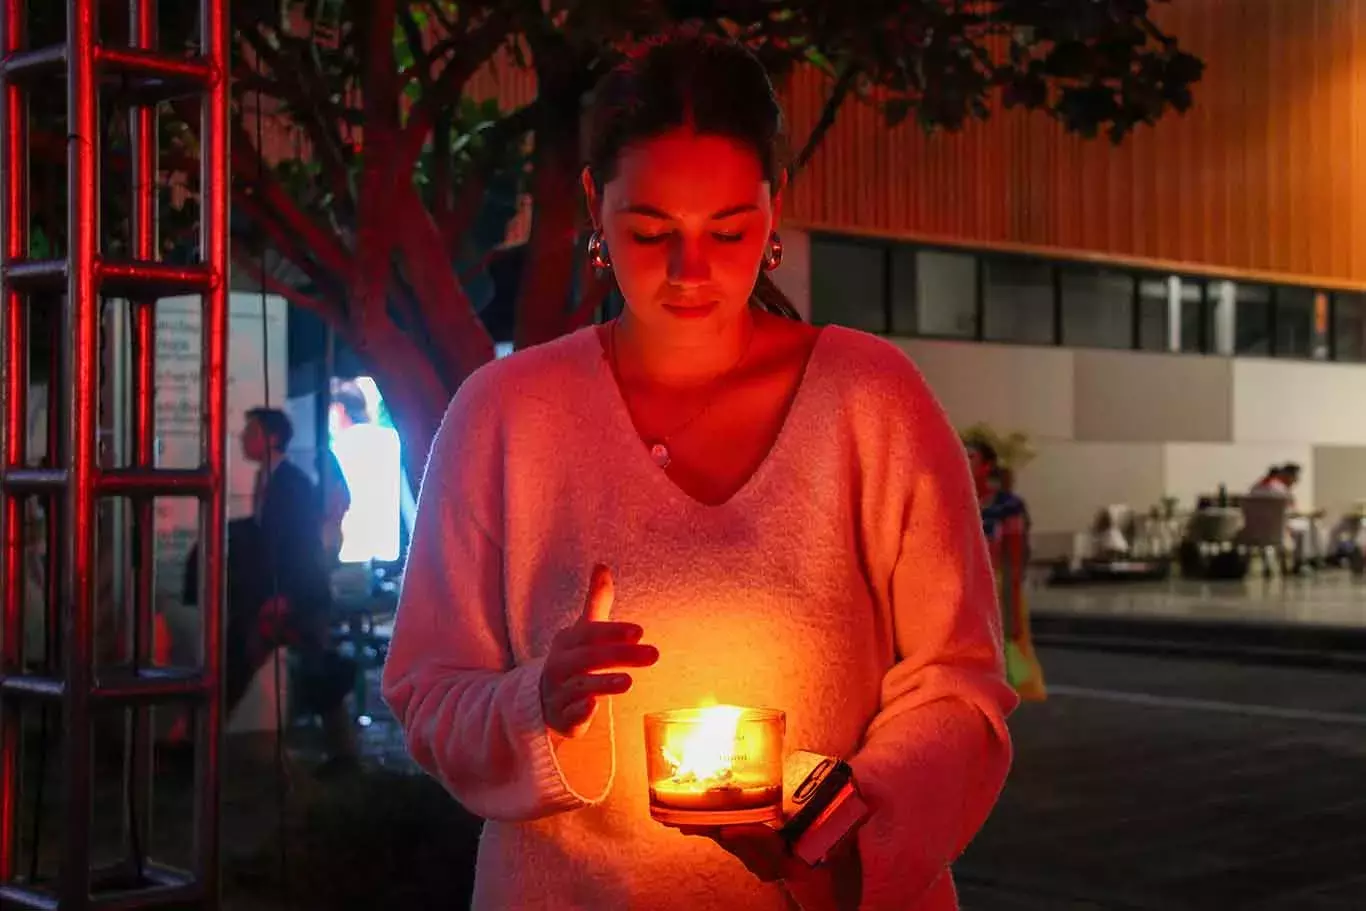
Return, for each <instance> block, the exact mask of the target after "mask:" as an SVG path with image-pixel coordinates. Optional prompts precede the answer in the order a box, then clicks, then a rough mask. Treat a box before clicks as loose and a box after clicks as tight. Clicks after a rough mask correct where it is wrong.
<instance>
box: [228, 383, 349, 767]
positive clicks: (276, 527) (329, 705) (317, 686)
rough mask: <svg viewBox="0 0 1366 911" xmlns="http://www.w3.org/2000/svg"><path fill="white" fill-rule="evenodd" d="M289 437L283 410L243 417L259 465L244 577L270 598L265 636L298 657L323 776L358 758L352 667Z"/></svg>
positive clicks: (317, 523)
mask: <svg viewBox="0 0 1366 911" xmlns="http://www.w3.org/2000/svg"><path fill="white" fill-rule="evenodd" d="M293 436H294V427H293V424H291V423H290V420H289V416H288V415H286V414H285V413H284V412H283V411H280V410H278V409H275V408H253V409H251V410H250V411H248V412H247V424H246V428H245V429H244V430H243V432H242V454H243V455H244V456H245V457H246V458H247V460H248V461H250V462H254V463H256V465H257V466H258V467H257V471H256V482H255V485H254V488H253V495H252V515H253V517H254V518H255V520H256V525H257V527H258V528H259V534H258V538H259V545H258V547H257V553H258V554H259V563H258V564H257V565H256V566H255V567H254V568H252V569H250V570H243V571H244V572H248V571H250V572H255V573H256V574H259V578H258V579H257V580H256V581H258V582H259V583H260V584H261V585H262V586H263V587H264V590H265V591H267V592H269V597H268V598H267V600H266V601H265V604H264V605H263V607H262V608H261V611H260V618H259V622H260V624H261V626H262V633H263V637H264V638H266V639H273V640H275V641H279V642H282V643H284V644H288V645H289V646H290V647H291V649H292V650H293V651H294V652H295V654H296V655H297V656H298V664H299V673H298V677H297V680H298V683H299V689H300V690H301V693H300V696H301V699H300V704H301V706H302V707H303V709H304V711H306V712H309V713H312V714H316V715H318V716H319V717H320V718H321V719H322V722H323V732H324V735H325V736H326V739H327V747H328V752H329V753H330V754H331V755H330V758H329V759H328V762H327V764H325V766H324V767H323V770H322V771H324V772H331V771H334V770H337V771H340V770H343V769H347V768H350V767H352V766H354V765H355V764H356V762H357V760H358V756H359V750H358V747H357V745H356V738H355V731H354V729H353V728H352V726H351V718H350V716H349V714H348V713H347V710H346V694H347V693H348V692H349V691H350V689H351V685H352V683H353V681H354V679H355V666H354V665H353V664H352V663H351V662H350V661H348V660H347V659H345V658H342V657H341V656H340V655H338V654H337V653H336V651H335V649H333V648H332V643H331V616H330V612H331V605H332V595H331V589H330V587H329V584H328V578H327V567H326V565H325V558H324V554H323V534H322V525H323V516H322V510H321V508H320V505H319V500H318V495H317V491H316V489H315V488H314V486H313V482H312V481H311V480H309V477H308V475H307V474H305V473H304V471H303V469H301V468H299V467H298V466H297V465H295V464H294V463H293V462H290V461H289V460H288V459H287V458H286V457H285V451H286V449H287V448H288V447H289V442H290V440H291V439H292V438H293Z"/></svg>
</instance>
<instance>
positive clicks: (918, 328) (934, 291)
mask: <svg viewBox="0 0 1366 911" xmlns="http://www.w3.org/2000/svg"><path fill="white" fill-rule="evenodd" d="M908 271H912V272H914V274H915V294H916V297H915V332H916V334H917V335H931V336H943V337H947V338H976V337H977V257H975V256H971V255H968V254H965V253H941V252H939V251H936V250H920V251H918V252H917V253H916V254H915V260H914V262H913V263H908V262H907V261H906V260H904V259H903V260H902V262H901V264H900V271H898V265H897V262H896V261H895V260H893V262H892V274H893V276H894V278H893V284H895V283H896V281H897V277H901V276H905V274H906V272H908ZM898 303H899V302H898Z"/></svg>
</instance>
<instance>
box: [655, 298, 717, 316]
mask: <svg viewBox="0 0 1366 911" xmlns="http://www.w3.org/2000/svg"><path fill="white" fill-rule="evenodd" d="M664 309H665V310H667V311H668V312H670V313H672V314H673V315H675V316H683V317H699V316H706V315H708V314H709V313H711V312H712V311H713V310H715V309H716V301H714V300H702V301H688V302H686V303H684V302H681V301H671V302H669V303H667V304H665V305H664Z"/></svg>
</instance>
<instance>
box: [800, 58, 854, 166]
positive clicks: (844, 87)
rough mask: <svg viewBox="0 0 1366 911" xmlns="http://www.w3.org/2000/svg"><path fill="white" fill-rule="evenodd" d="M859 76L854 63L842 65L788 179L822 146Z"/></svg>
mask: <svg viewBox="0 0 1366 911" xmlns="http://www.w3.org/2000/svg"><path fill="white" fill-rule="evenodd" d="M858 76H859V68H858V67H857V66H855V65H854V64H852V63H849V62H845V63H844V64H843V65H841V67H840V73H839V76H838V77H836V79H835V84H834V85H832V86H831V87H830V94H829V95H828V96H826V99H825V104H824V105H823V106H822V107H821V115H820V117H819V118H818V119H817V120H816V125H815V126H814V127H812V128H811V135H810V136H808V137H807V138H806V144H805V145H803V146H802V149H801V151H800V152H798V153H797V156H796V157H795V158H793V159H792V163H791V164H790V165H788V168H787V179H788V180H789V181H791V180H793V179H794V178H795V177H796V176H797V174H798V172H800V171H801V169H802V168H804V167H806V165H807V163H808V162H810V161H811V156H813V155H815V154H816V149H817V148H819V147H820V144H821V140H822V139H824V138H825V134H826V133H828V132H830V128H831V127H832V126H834V125H835V116H836V115H837V114H839V110H840V108H841V107H843V105H844V102H845V99H847V98H848V97H849V93H850V92H851V91H853V88H854V85H855V83H857V82H858Z"/></svg>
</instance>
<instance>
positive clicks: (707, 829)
mask: <svg viewBox="0 0 1366 911" xmlns="http://www.w3.org/2000/svg"><path fill="white" fill-rule="evenodd" d="M674 828H675V829H677V830H678V831H680V832H682V833H683V834H684V835H690V836H696V837H699V838H712V839H715V838H716V836H717V834H718V833H719V832H720V831H721V830H720V829H719V828H717V827H716V826H674Z"/></svg>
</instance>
